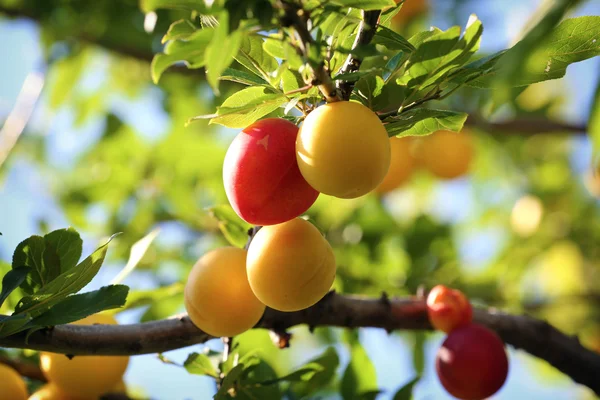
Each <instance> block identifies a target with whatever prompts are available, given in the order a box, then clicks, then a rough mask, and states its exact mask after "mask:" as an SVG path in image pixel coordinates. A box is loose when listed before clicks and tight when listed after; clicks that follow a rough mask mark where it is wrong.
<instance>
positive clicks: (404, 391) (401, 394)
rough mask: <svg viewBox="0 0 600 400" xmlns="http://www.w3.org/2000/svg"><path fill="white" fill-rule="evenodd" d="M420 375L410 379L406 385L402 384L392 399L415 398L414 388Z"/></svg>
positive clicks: (408, 399)
mask: <svg viewBox="0 0 600 400" xmlns="http://www.w3.org/2000/svg"><path fill="white" fill-rule="evenodd" d="M419 379H421V378H420V377H418V376H417V377H415V378H413V379H411V380H410V381H408V382H407V383H406V384H404V386H402V387H401V388H400V389H398V391H397V392H396V393H395V394H394V397H393V398H392V400H412V398H413V389H414V387H415V385H416V384H417V383H418V382H419Z"/></svg>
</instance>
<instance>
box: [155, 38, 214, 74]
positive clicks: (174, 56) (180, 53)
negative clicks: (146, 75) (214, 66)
mask: <svg viewBox="0 0 600 400" xmlns="http://www.w3.org/2000/svg"><path fill="white" fill-rule="evenodd" d="M214 33H215V30H214V29H211V28H205V29H200V30H198V31H196V32H195V33H194V34H193V35H191V36H189V37H187V38H186V40H176V41H172V42H169V43H168V44H167V46H166V47H165V53H164V54H157V55H155V56H154V58H153V59H152V64H151V65H150V70H151V73H152V81H153V82H154V83H158V81H159V79H160V77H161V75H162V74H163V72H165V71H166V69H167V68H169V67H170V66H171V65H173V64H175V63H177V62H180V61H182V62H184V64H185V65H186V66H187V67H188V68H190V69H195V68H201V67H203V66H204V65H205V60H206V58H205V53H206V50H207V48H208V45H209V43H210V42H211V40H212V39H213V36H214Z"/></svg>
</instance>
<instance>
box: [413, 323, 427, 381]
mask: <svg viewBox="0 0 600 400" xmlns="http://www.w3.org/2000/svg"><path fill="white" fill-rule="evenodd" d="M412 335H413V337H414V340H415V345H414V346H413V367H414V369H415V371H416V372H417V374H418V375H423V371H424V370H425V333H423V332H413V333H412Z"/></svg>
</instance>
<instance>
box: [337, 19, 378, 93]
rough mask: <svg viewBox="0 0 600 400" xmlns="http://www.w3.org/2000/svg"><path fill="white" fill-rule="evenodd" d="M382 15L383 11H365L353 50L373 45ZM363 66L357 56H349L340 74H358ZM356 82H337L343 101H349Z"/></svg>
mask: <svg viewBox="0 0 600 400" xmlns="http://www.w3.org/2000/svg"><path fill="white" fill-rule="evenodd" d="M380 14H381V10H374V11H363V12H362V15H363V20H362V21H361V22H360V25H359V27H358V33H357V34H356V39H355V40H354V43H353V44H352V49H353V50H354V49H356V48H357V47H359V46H365V45H367V44H369V43H371V40H373V37H374V36H375V33H376V32H377V21H378V20H379V15H380ZM361 64H362V59H361V58H360V57H358V56H356V55H353V54H349V55H348V58H346V61H345V62H344V65H342V67H341V68H340V69H339V71H338V74H349V73H352V72H356V71H358V70H359V69H360V65H361ZM355 83H356V82H354V81H352V82H350V81H345V80H338V81H337V89H338V91H339V92H340V95H341V96H342V99H344V100H349V99H350V94H351V93H352V89H353V88H354V84H355Z"/></svg>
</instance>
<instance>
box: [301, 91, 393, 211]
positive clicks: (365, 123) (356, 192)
mask: <svg viewBox="0 0 600 400" xmlns="http://www.w3.org/2000/svg"><path fill="white" fill-rule="evenodd" d="M296 156H297V159H298V166H299V167H300V172H302V175H303V176H304V178H305V179H306V181H307V182H308V183H309V184H310V185H311V186H312V187H314V188H315V189H316V190H318V191H319V192H321V193H325V194H328V195H331V196H335V197H340V198H344V199H351V198H355V197H360V196H362V195H365V194H367V193H369V192H370V191H372V190H373V189H375V188H376V187H377V185H379V184H380V183H381V182H382V181H383V178H384V177H385V175H386V173H387V172H388V169H389V167H390V140H389V138H388V135H387V132H386V130H385V127H384V126H383V124H382V123H381V121H380V120H379V117H378V116H377V115H376V114H375V113H374V112H373V111H371V110H370V109H369V108H367V107H365V106H363V105H362V104H360V103H356V102H350V101H338V102H334V103H328V104H324V105H322V106H320V107H318V108H317V109H316V110H314V111H312V112H311V113H310V114H308V116H307V117H306V119H305V120H304V123H303V124H302V126H301V127H300V133H299V134H298V139H297V140H296Z"/></svg>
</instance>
